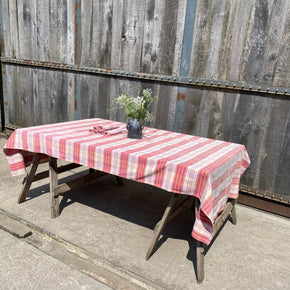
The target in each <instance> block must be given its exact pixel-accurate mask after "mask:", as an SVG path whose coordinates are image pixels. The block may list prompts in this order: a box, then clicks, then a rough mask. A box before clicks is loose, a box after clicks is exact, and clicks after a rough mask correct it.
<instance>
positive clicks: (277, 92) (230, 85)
mask: <svg viewBox="0 0 290 290" xmlns="http://www.w3.org/2000/svg"><path fill="white" fill-rule="evenodd" d="M1 61H2V64H5V65H23V66H29V67H36V68H46V69H52V70H62V71H68V72H77V73H87V74H97V75H108V76H113V77H119V78H131V79H140V80H142V81H152V82H161V83H171V84H174V85H187V86H192V87H201V88H207V89H210V88H211V89H216V90H226V91H227V90H228V91H239V92H249V93H251V92H252V93H259V94H267V95H271V96H286V97H289V96H290V88H283V87H270V86H262V85H261V86H260V85H257V84H240V83H235V82H225V81H217V80H208V79H201V78H190V77H183V76H170V75H159V74H148V73H139V72H132V71H124V70H114V69H106V68H96V67H87V66H83V65H71V64H63V63H54V62H45V61H39V60H28V59H16V58H10V57H1Z"/></svg>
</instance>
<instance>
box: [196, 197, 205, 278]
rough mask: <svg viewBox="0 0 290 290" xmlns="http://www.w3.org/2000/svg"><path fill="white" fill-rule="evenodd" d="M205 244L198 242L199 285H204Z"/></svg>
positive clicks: (197, 268) (197, 201)
mask: <svg viewBox="0 0 290 290" xmlns="http://www.w3.org/2000/svg"><path fill="white" fill-rule="evenodd" d="M194 205H195V207H194V213H195V218H196V217H197V213H198V209H199V200H198V199H197V198H196V199H195V202H194ZM204 248H205V245H204V243H202V242H200V241H198V240H196V279H197V283H202V281H203V279H204Z"/></svg>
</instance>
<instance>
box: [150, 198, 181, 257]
mask: <svg viewBox="0 0 290 290" xmlns="http://www.w3.org/2000/svg"><path fill="white" fill-rule="evenodd" d="M177 199H178V195H177V194H174V195H172V196H171V198H170V201H169V203H168V205H167V208H166V210H165V212H164V214H163V217H162V219H161V220H160V221H159V222H158V223H157V224H156V226H155V228H154V231H153V235H154V236H153V239H152V242H151V244H150V247H149V249H148V251H147V254H146V260H148V259H149V258H150V257H151V255H152V253H153V250H154V248H155V246H156V244H157V242H158V240H159V237H160V235H161V233H162V231H163V229H164V227H165V225H166V223H167V221H168V219H169V217H170V213H171V211H172V209H173V206H174V205H175V204H176V202H177Z"/></svg>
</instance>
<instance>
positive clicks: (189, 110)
mask: <svg viewBox="0 0 290 290" xmlns="http://www.w3.org/2000/svg"><path fill="white" fill-rule="evenodd" d="M289 12H290V1H288V0H247V1H231V0H203V1H202V0H187V1H186V0H180V1H175V0H158V1H157V0H144V1H143V0H142V1H141V0H140V1H133V0H115V1H114V0H100V1H92V0H74V1H73V0H66V1H64V0H45V1H36V0H17V1H16V0H2V1H1V23H2V45H1V56H2V57H10V58H16V59H30V60H40V61H46V62H57V63H64V64H72V65H83V66H88V67H101V68H108V69H119V70H125V71H131V72H145V73H152V74H162V75H170V76H185V77H193V78H205V79H209V80H218V81H228V82H236V83H242V84H247V83H249V84H259V85H266V86H271V87H284V88H286V89H287V88H289V79H290V70H289V66H290V55H289V51H290V47H289V46H290V13H289ZM2 70H3V84H4V88H3V90H4V103H5V120H6V123H7V124H8V123H9V124H13V125H18V126H31V125H36V124H44V123H50V122H59V121H66V120H73V119H79V118H89V117H103V118H107V117H108V116H107V114H106V108H107V107H109V106H110V104H111V103H112V100H113V99H114V98H115V97H116V96H118V95H119V94H121V93H124V92H129V93H131V94H134V93H136V87H137V85H138V84H140V83H141V84H142V85H143V86H144V87H151V88H152V89H153V92H154V95H157V96H158V97H159V103H158V105H157V106H156V107H154V108H152V110H154V111H155V112H156V120H155V124H151V125H152V126H155V127H158V128H163V129H169V130H175V131H179V132H184V133H188V134H194V135H200V136H207V137H210V138H218V139H223V140H228V141H232V142H237V143H243V144H245V145H246V147H247V149H248V152H249V154H250V157H251V160H252V165H251V167H250V168H249V169H248V170H247V172H246V174H245V175H244V176H243V179H242V183H243V184H246V185H249V186H253V187H256V188H259V189H263V190H268V191H272V192H276V193H279V194H282V195H284V196H288V197H289V196H290V190H289V189H290V181H289V180H290V178H289V176H290V118H289V116H290V99H289V96H284V97H283V96H276V95H268V94H262V93H261V94H259V93H246V92H239V91H227V90H218V89H207V88H202V87H200V88H197V87H190V86H182V85H174V84H172V83H168V84H166V83H162V84H160V83H158V82H154V81H144V82H140V81H138V80H132V79H131V80H129V79H125V78H118V77H110V76H104V75H102V76H100V75H97V74H84V73H74V72H65V71H60V70H49V69H42V68H35V67H33V66H31V67H27V66H19V65H9V64H7V65H2ZM288 92H289V89H288ZM110 118H112V119H120V118H121V116H119V114H118V113H116V112H113V113H111V116H110Z"/></svg>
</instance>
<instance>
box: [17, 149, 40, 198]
mask: <svg viewBox="0 0 290 290" xmlns="http://www.w3.org/2000/svg"><path fill="white" fill-rule="evenodd" d="M39 161H40V153H35V154H34V157H33V160H32V164H31V167H30V169H29V170H28V173H27V175H26V177H25V178H24V180H23V182H22V188H21V192H20V194H19V197H18V203H21V202H24V201H25V200H26V197H27V194H28V192H29V189H30V186H31V183H32V182H33V178H34V176H35V173H36V170H37V167H38V165H39Z"/></svg>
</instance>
